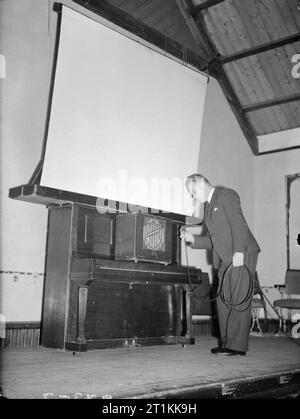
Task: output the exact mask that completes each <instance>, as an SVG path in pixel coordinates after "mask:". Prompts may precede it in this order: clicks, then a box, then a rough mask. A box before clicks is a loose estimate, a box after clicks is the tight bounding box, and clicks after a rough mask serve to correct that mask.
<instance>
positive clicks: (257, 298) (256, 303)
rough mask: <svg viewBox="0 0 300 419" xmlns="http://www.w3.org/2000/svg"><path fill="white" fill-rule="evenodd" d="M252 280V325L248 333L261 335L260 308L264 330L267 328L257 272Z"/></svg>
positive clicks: (264, 306)
mask: <svg viewBox="0 0 300 419" xmlns="http://www.w3.org/2000/svg"><path fill="white" fill-rule="evenodd" d="M254 281H255V282H254V293H253V298H252V304H251V308H252V325H251V329H250V333H251V334H255V335H257V333H258V334H259V335H261V336H262V335H263V330H262V328H261V325H260V321H259V314H260V310H261V309H263V310H264V329H265V330H266V328H267V320H268V315H267V307H266V302H265V298H264V294H263V292H262V289H261V286H260V283H259V280H258V276H257V272H256V273H255V278H254ZM257 329H258V332H257V331H256V330H257Z"/></svg>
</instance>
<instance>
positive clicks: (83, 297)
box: [76, 287, 88, 344]
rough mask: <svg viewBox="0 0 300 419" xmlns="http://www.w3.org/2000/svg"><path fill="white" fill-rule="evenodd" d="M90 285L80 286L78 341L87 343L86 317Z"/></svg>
mask: <svg viewBox="0 0 300 419" xmlns="http://www.w3.org/2000/svg"><path fill="white" fill-rule="evenodd" d="M87 296H88V287H79V288H78V335H77V338H76V342H78V343H80V344H86V339H85V318H86V305H87Z"/></svg>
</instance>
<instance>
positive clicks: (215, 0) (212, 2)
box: [190, 0, 224, 17]
mask: <svg viewBox="0 0 300 419" xmlns="http://www.w3.org/2000/svg"><path fill="white" fill-rule="evenodd" d="M223 1H224V0H206V1H204V2H203V3H200V4H197V6H194V5H193V6H192V7H191V8H190V14H191V15H192V16H193V17H196V16H197V15H198V13H199V12H201V11H202V10H205V9H208V8H209V7H212V6H216V5H217V4H219V3H222V2H223Z"/></svg>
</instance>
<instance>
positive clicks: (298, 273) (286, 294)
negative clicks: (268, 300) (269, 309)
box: [273, 269, 300, 334]
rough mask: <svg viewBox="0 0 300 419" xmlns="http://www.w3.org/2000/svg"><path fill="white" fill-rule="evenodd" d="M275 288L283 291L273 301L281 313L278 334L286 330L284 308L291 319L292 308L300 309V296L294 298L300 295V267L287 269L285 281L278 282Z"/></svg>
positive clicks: (275, 307)
mask: <svg viewBox="0 0 300 419" xmlns="http://www.w3.org/2000/svg"><path fill="white" fill-rule="evenodd" d="M274 287H275V288H277V289H278V290H279V292H280V293H281V298H280V299H279V300H275V301H274V302H273V307H274V309H275V310H276V311H277V312H278V314H279V330H278V332H277V334H280V333H281V332H283V333H285V332H286V320H287V319H286V317H284V316H283V310H284V309H286V310H287V315H288V319H289V320H290V319H291V310H299V311H300V298H292V296H294V295H300V269H287V270H286V273H285V283H284V284H276V285H274Z"/></svg>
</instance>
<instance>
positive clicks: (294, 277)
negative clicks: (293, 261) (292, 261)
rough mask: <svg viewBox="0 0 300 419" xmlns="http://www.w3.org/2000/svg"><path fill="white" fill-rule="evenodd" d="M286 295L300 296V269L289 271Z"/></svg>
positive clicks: (286, 276) (286, 281) (287, 273)
mask: <svg viewBox="0 0 300 419" xmlns="http://www.w3.org/2000/svg"><path fill="white" fill-rule="evenodd" d="M285 293H286V294H299V295H300V269H287V271H286V274H285Z"/></svg>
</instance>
